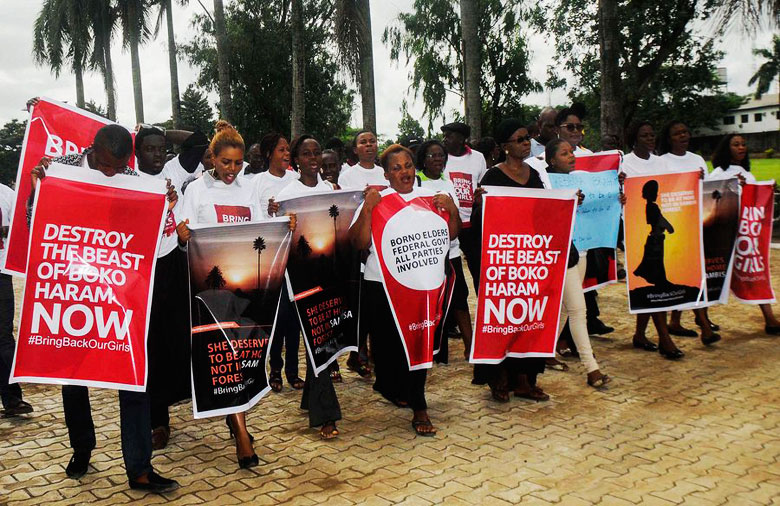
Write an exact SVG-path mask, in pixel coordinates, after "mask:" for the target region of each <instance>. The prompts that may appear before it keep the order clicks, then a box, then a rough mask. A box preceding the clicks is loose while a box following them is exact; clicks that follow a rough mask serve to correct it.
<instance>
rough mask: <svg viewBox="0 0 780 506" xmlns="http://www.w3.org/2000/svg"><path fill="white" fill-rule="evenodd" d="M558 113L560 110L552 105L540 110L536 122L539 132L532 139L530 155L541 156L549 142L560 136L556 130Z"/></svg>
mask: <svg viewBox="0 0 780 506" xmlns="http://www.w3.org/2000/svg"><path fill="white" fill-rule="evenodd" d="M557 115H558V111H556V110H555V109H553V108H552V107H545V108H543V109H542V110H541V111H540V112H539V119H538V120H537V122H536V124H537V125H538V127H537V128H538V129H539V133H538V134H537V135H536V136H533V137H534V138H533V139H531V154H530V156H539V155H541V154H542V153H544V147H545V146H546V145H547V143H548V142H549V141H551V140H552V139H555V138H557V137H558V134H557V132H556V131H555V127H556V124H555V118H556V116H557ZM529 133H530V132H529Z"/></svg>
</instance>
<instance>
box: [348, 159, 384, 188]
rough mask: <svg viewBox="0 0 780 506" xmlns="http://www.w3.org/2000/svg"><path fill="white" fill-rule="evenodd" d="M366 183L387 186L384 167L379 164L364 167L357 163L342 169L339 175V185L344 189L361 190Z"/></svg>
mask: <svg viewBox="0 0 780 506" xmlns="http://www.w3.org/2000/svg"><path fill="white" fill-rule="evenodd" d="M342 169H343V166H342ZM368 185H372V186H373V185H379V186H387V185H388V182H387V179H385V169H383V168H382V167H380V166H379V165H374V168H373V169H364V168H363V167H362V166H361V165H360V164H359V163H358V164H356V165H353V166H352V167H350V168H348V169H344V170H343V171H342V172H341V175H340V176H339V186H341V187H342V188H343V189H345V190H362V189H363V188H365V187H366V186H368Z"/></svg>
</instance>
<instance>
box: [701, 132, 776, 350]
mask: <svg viewBox="0 0 780 506" xmlns="http://www.w3.org/2000/svg"><path fill="white" fill-rule="evenodd" d="M712 167H713V169H712V172H710V174H709V178H710V179H719V178H729V177H737V178H739V180H740V184H742V185H744V184H745V183H755V182H757V181H756V176H754V175H753V174H752V173H751V172H750V156H749V155H748V150H747V142H746V141H745V137H743V136H741V135H739V134H727V135H725V136H724V137H723V138H722V139H721V140H720V142H718V145H717V147H716V148H715V153H713V155H712ZM759 307H760V308H761V314H762V315H763V317H764V331H765V332H766V333H767V334H770V335H780V321H778V320H777V318H776V317H775V314H774V311H773V310H772V304H759Z"/></svg>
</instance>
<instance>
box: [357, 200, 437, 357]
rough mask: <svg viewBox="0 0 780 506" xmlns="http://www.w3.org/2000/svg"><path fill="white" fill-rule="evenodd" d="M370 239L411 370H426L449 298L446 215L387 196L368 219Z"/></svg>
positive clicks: (417, 202)
mask: <svg viewBox="0 0 780 506" xmlns="http://www.w3.org/2000/svg"><path fill="white" fill-rule="evenodd" d="M371 236H372V240H373V242H374V248H375V249H376V254H377V257H378V260H379V266H380V270H381V272H382V279H383V285H384V287H385V293H387V298H388V300H389V302H390V308H391V309H392V311H393V318H394V319H395V323H396V327H397V328H398V333H399V334H400V335H401V337H402V338H403V343H404V350H405V352H406V359H407V361H408V363H409V370H412V371H413V370H416V369H426V368H430V367H431V366H432V365H433V348H434V337H435V333H436V328H437V327H438V326H439V323H440V322H441V319H442V317H443V306H444V301H445V298H446V295H447V294H446V292H447V289H446V283H445V281H446V275H445V262H446V261H447V254H448V253H449V249H450V236H449V228H448V226H447V214H446V213H440V212H439V211H438V210H437V209H435V208H434V206H433V197H415V198H413V199H411V200H410V201H408V202H407V201H406V200H404V198H403V197H402V196H401V195H399V194H398V193H395V192H392V193H387V194H384V195H383V196H382V200H381V201H380V202H379V204H378V205H377V206H376V207H375V208H374V210H373V213H372V215H371Z"/></svg>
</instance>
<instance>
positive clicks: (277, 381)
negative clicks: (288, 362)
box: [268, 369, 282, 392]
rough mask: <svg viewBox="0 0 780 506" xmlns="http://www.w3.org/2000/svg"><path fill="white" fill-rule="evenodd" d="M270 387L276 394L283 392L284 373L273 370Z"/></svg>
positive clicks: (269, 379) (269, 380)
mask: <svg viewBox="0 0 780 506" xmlns="http://www.w3.org/2000/svg"><path fill="white" fill-rule="evenodd" d="M268 386H270V387H271V390H273V391H274V392H281V391H282V371H280V370H277V369H271V375H270V376H269V377H268Z"/></svg>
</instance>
